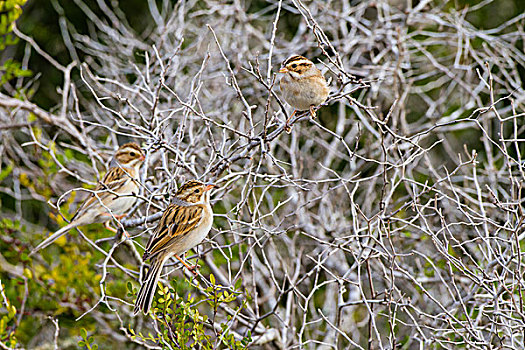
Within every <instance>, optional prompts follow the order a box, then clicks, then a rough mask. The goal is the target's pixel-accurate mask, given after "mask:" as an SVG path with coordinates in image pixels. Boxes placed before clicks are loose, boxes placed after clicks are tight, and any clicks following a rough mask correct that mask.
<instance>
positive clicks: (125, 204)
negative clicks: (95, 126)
mask: <svg viewBox="0 0 525 350" xmlns="http://www.w3.org/2000/svg"><path fill="white" fill-rule="evenodd" d="M144 159H145V157H144V153H143V152H142V150H141V149H140V147H139V146H138V145H137V144H136V143H126V144H124V145H122V146H120V147H119V149H118V150H117V152H116V153H115V156H114V160H115V162H116V165H115V166H113V167H111V168H110V169H109V170H108V172H107V173H106V174H105V175H104V177H103V178H102V180H101V181H100V182H99V184H98V185H97V186H96V187H95V189H94V190H93V193H92V194H91V195H90V196H89V197H88V198H87V199H86V200H85V201H84V202H83V203H82V204H81V205H80V207H79V208H78V209H77V212H76V213H75V215H74V216H73V218H72V219H71V222H70V223H69V224H68V225H66V226H64V227H62V228H61V229H60V230H58V231H56V232H55V233H53V234H52V235H51V236H49V237H48V238H46V239H45V240H44V241H42V242H41V243H40V244H39V245H38V246H36V247H35V248H34V249H33V250H32V251H31V253H30V254H29V255H32V254H34V253H36V252H37V251H39V250H40V249H43V248H45V247H47V246H48V245H50V244H51V243H53V242H54V241H55V240H56V239H58V238H59V237H60V236H62V235H64V234H66V233H67V232H68V231H69V230H71V229H73V228H75V227H78V226H83V225H88V224H93V223H102V222H108V221H109V220H110V219H111V218H113V217H115V218H118V217H122V216H124V214H125V213H126V212H127V211H128V210H129V209H131V207H132V206H133V205H134V204H135V202H136V200H137V197H136V196H135V194H137V193H138V190H139V185H138V183H137V180H136V177H137V175H138V171H139V168H140V166H141V165H142V163H143V162H144ZM108 210H109V212H108Z"/></svg>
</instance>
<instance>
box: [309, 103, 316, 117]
mask: <svg viewBox="0 0 525 350" xmlns="http://www.w3.org/2000/svg"><path fill="white" fill-rule="evenodd" d="M310 114H311V115H312V119H315V106H314V105H311V106H310Z"/></svg>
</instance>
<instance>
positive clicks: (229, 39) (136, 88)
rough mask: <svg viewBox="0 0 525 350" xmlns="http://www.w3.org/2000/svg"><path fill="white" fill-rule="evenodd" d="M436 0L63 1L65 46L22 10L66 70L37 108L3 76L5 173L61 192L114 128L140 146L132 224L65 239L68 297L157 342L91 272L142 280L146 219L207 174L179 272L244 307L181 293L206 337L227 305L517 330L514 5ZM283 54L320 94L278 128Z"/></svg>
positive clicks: (359, 332) (277, 338)
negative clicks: (318, 101) (205, 215)
mask: <svg viewBox="0 0 525 350" xmlns="http://www.w3.org/2000/svg"><path fill="white" fill-rule="evenodd" d="M435 2H436V4H434V5H436V6H431V4H433V3H434V1H421V2H419V4H418V5H416V6H415V7H408V6H404V5H399V4H397V3H398V2H395V1H386V0H383V1H361V2H359V3H357V4H355V3H354V2H351V1H337V2H328V3H326V2H324V1H312V2H308V3H307V2H303V1H300V0H292V1H267V2H262V1H261V2H255V3H253V4H252V5H251V6H250V5H247V4H243V3H241V2H238V1H233V2H232V3H228V4H224V3H222V2H215V1H208V2H206V3H205V4H204V3H201V2H198V1H184V2H180V3H177V4H175V5H170V4H168V2H163V5H162V6H159V7H158V6H157V5H158V2H155V1H149V2H148V4H149V10H150V13H149V14H148V16H149V17H150V18H151V21H150V22H151V23H149V24H148V26H147V27H146V29H144V30H143V31H142V32H138V31H136V30H135V29H133V28H132V26H130V25H129V23H128V22H127V21H126V18H125V16H124V13H123V12H122V11H121V10H120V9H119V8H111V7H108V6H106V5H103V2H98V3H99V6H101V7H100V10H102V11H103V13H104V17H103V18H100V17H97V16H96V15H95V14H94V12H93V10H92V9H90V8H89V7H87V6H86V5H83V3H82V2H80V1H76V3H77V4H78V5H79V8H81V9H82V11H84V13H85V15H86V16H87V18H88V19H89V21H90V25H91V26H92V28H91V30H90V31H89V32H88V33H82V32H81V31H80V30H77V29H76V28H75V27H74V24H73V23H69V22H67V21H66V20H65V19H66V16H67V14H65V13H63V12H62V14H61V16H62V17H61V23H62V29H63V30H62V38H63V42H64V44H65V45H66V47H67V49H68V50H69V53H70V56H71V63H70V64H68V65H66V66H64V65H62V64H60V63H59V62H57V61H56V60H55V59H53V58H52V57H51V56H50V55H49V54H46V53H45V52H43V50H42V49H40V48H39V46H38V44H37V43H36V42H35V41H34V40H33V39H32V38H30V37H29V36H26V35H25V34H23V33H22V32H21V31H20V30H18V29H17V30H16V34H17V36H18V37H20V38H21V39H22V40H24V42H25V43H26V45H27V50H26V51H27V52H28V54H29V53H30V54H34V55H41V56H43V57H44V58H46V59H47V60H48V61H49V63H50V65H51V66H53V67H54V69H57V70H58V71H60V72H61V74H62V75H63V84H62V86H61V87H60V88H59V95H60V100H59V101H58V104H57V106H56V108H53V109H51V110H49V111H46V110H45V109H43V108H40V107H39V106H37V105H36V104H35V103H32V102H30V100H29V99H24V98H22V99H20V98H15V97H13V96H14V95H13V94H12V92H13V91H14V90H15V87H16V86H17V85H16V84H15V85H13V86H12V87H10V86H8V87H7V88H5V89H4V92H3V93H2V94H1V95H0V107H2V112H1V114H0V118H1V119H0V121H1V122H2V125H0V134H1V135H2V141H1V146H0V147H1V148H0V152H1V157H2V166H3V167H5V166H6V164H8V163H9V162H12V163H14V164H16V166H15V168H14V169H15V170H14V171H13V173H12V176H9V179H8V180H9V181H10V182H9V185H6V183H8V182H6V181H7V180H5V181H4V182H1V184H2V188H1V191H2V192H4V193H6V194H7V195H9V196H11V197H12V198H14V199H15V201H16V202H17V203H18V202H20V203H22V202H24V201H29V200H36V201H41V202H46V201H47V200H48V199H51V200H50V203H49V204H50V205H52V206H55V205H56V208H55V209H58V210H60V206H61V205H62V202H63V201H66V203H67V204H68V206H67V207H66V209H67V208H69V204H71V201H72V200H73V199H70V200H68V198H70V194H71V191H72V188H74V187H78V186H81V185H82V187H83V185H93V184H94V183H96V181H97V179H96V176H97V175H98V174H99V171H100V170H101V169H103V168H104V167H107V164H108V161H109V155H110V154H111V153H112V151H113V150H114V149H116V148H117V147H118V145H119V144H122V143H123V142H124V141H128V140H131V139H132V140H135V141H138V142H140V143H142V145H143V147H144V149H145V150H146V153H147V157H146V164H147V166H145V167H144V168H143V169H142V173H141V177H140V180H141V184H142V190H141V193H140V194H138V196H139V197H140V199H141V201H140V203H139V204H137V205H136V207H135V208H134V209H133V210H132V215H130V216H129V217H128V218H126V219H125V220H123V221H122V222H121V224H122V226H123V228H126V229H127V230H129V231H130V233H131V234H132V237H131V240H127V241H125V240H114V239H113V238H107V235H106V238H101V239H99V240H98V241H94V240H92V239H90V238H89V235H85V234H83V233H81V239H77V240H75V241H74V242H75V244H85V242H87V243H88V244H89V246H90V247H91V248H86V249H90V250H91V251H96V252H98V253H99V254H101V255H100V257H101V258H100V260H99V261H98V262H97V263H96V264H95V265H94V266H90V268H92V269H96V271H98V273H99V274H101V276H102V278H101V279H100V281H99V285H100V290H99V291H98V296H99V299H98V302H97V301H96V300H94V301H92V302H91V303H89V305H88V306H83V308H79V309H78V310H77V311H78V312H79V313H81V314H82V316H81V317H83V316H84V315H90V317H93V318H95V320H96V322H97V323H98V324H99V325H101V326H102V325H104V326H106V325H110V326H108V328H109V330H107V332H108V333H109V334H110V335H111V336H112V337H113V338H114V339H119V340H120V341H129V342H136V343H139V344H142V345H144V346H151V347H154V346H158V347H159V348H160V347H162V346H164V347H171V346H172V345H169V342H167V341H166V342H163V341H160V340H158V339H157V338H154V339H143V338H140V337H136V336H134V334H132V333H130V332H129V331H128V327H127V325H128V324H130V328H132V329H133V330H134V332H135V333H138V332H142V333H144V334H147V333H148V332H153V334H159V332H160V331H159V329H160V328H159V325H160V323H161V321H159V319H148V318H144V319H142V318H139V319H137V318H132V317H131V312H132V308H133V307H132V303H133V298H132V297H126V295H125V294H118V293H114V292H111V291H109V289H108V288H107V284H108V283H110V282H111V280H112V279H114V278H116V275H114V274H115V273H117V272H118V273H121V275H120V276H125V278H127V279H128V280H129V281H136V280H138V279H139V277H140V267H141V265H142V261H141V258H140V255H141V252H142V249H143V245H144V244H145V242H146V241H147V238H148V237H149V234H150V229H151V228H153V227H154V226H155V224H156V220H158V218H159V217H160V215H161V214H162V210H163V208H165V207H166V206H167V205H168V204H169V201H170V196H171V195H173V193H174V191H175V190H176V188H177V186H178V185H180V184H181V183H182V182H183V181H185V180H188V179H192V178H197V179H206V180H213V181H214V182H215V183H217V184H218V185H219V186H220V188H219V189H218V190H217V191H215V195H214V197H213V202H214V211H215V223H214V228H213V229H212V232H211V233H210V235H209V236H208V239H207V240H206V241H205V242H204V243H203V244H202V245H201V246H200V249H199V252H198V254H196V255H194V256H188V257H189V258H195V257H197V258H198V259H203V261H204V263H203V264H201V265H202V266H203V268H202V269H201V273H200V274H199V276H198V277H197V279H196V280H192V281H193V282H191V283H193V284H192V287H191V288H194V289H193V290H194V293H201V295H204V296H205V297H206V298H208V300H209V299H210V298H211V297H210V295H211V294H209V293H212V294H213V291H214V290H215V289H213V288H212V289H209V288H211V287H210V286H213V285H216V284H217V283H219V284H220V285H221V286H222V287H221V288H222V289H221V290H229V291H230V292H232V293H237V294H236V295H237V296H238V298H237V299H236V300H235V301H234V303H237V304H236V305H238V306H239V305H241V304H242V306H243V307H242V308H240V309H239V310H238V311H234V309H232V308H231V307H230V306H227V305H226V306H224V305H223V306H221V307H218V308H216V309H213V308H212V309H209V308H206V307H204V305H194V306H195V307H197V308H200V310H201V313H204V314H208V317H210V318H211V319H212V321H211V322H209V325H210V332H213V333H214V334H215V336H216V337H217V338H220V337H221V334H222V333H221V332H220V331H219V330H218V329H217V325H218V324H220V323H221V322H223V321H224V322H226V324H227V327H228V330H230V331H231V332H232V333H233V334H234V337H235V338H236V339H243V337H246V336H247V334H249V333H248V332H250V334H251V337H252V338H251V343H249V344H250V347H254V346H255V345H257V346H260V347H261V348H311V349H320V348H359V349H361V348H370V349H371V348H374V349H393V348H397V347H401V346H405V347H416V346H419V347H420V348H456V347H458V346H466V347H469V348H473V349H485V348H500V347H501V348H503V347H505V348H510V349H521V348H523V346H524V332H523V330H524V329H525V310H524V308H523V295H522V293H523V289H524V287H525V285H524V283H523V269H524V267H523V263H524V261H523V259H522V257H523V253H522V252H521V246H522V243H521V241H522V239H523V236H524V222H523V221H524V220H523V219H524V215H523V209H522V201H523V200H522V197H523V196H522V194H521V190H522V186H523V180H524V179H525V174H524V169H523V161H522V159H521V152H522V151H523V146H522V144H521V142H522V141H523V136H522V135H523V131H524V125H523V112H522V109H523V103H524V99H525V92H524V91H523V84H522V81H521V76H522V74H521V73H520V72H522V69H523V67H524V66H525V64H524V63H525V56H524V55H523V53H522V52H520V50H519V49H518V42H522V41H523V39H524V38H523V32H522V30H521V29H520V23H521V22H522V21H523V15H520V16H517V17H515V18H512V19H510V20H508V21H507V22H504V23H502V24H501V25H499V26H497V27H495V28H493V29H489V30H482V29H480V28H476V27H475V26H474V25H473V24H472V23H471V22H470V21H469V20H470V19H472V17H473V16H475V15H476V13H477V12H479V11H483V10H484V9H485V8H486V7H488V6H490V5H492V4H493V3H496V2H497V1H491V0H486V1H482V2H481V3H479V4H478V5H477V6H472V7H470V8H468V7H466V8H464V9H451V8H449V6H447V5H446V4H440V2H438V1H435ZM55 6H56V7H60V5H59V4H58V1H56V2H55ZM112 6H116V5H115V4H113V5H112ZM59 13H60V11H59ZM149 17H148V18H149ZM291 53H299V54H302V55H304V56H307V57H308V58H310V59H312V60H313V61H314V62H315V63H316V64H317V66H318V67H319V68H322V70H323V71H324V72H325V76H327V77H328V78H330V79H331V94H330V96H329V99H328V101H327V102H326V103H325V105H324V106H323V107H322V108H321V109H320V110H319V111H318V116H319V118H318V119H317V120H313V119H310V118H309V117H308V114H307V113H304V114H298V115H297V116H296V117H294V120H293V124H294V127H293V130H292V133H291V134H287V133H285V132H284V129H285V123H284V121H285V120H286V118H287V116H288V115H289V114H290V112H291V110H290V108H289V106H287V105H286V104H285V103H284V101H282V100H281V98H280V92H279V90H278V88H276V71H277V69H278V67H279V64H280V62H281V61H282V60H283V59H285V58H286V57H288V56H289V55H290V54H291ZM26 79H27V78H26ZM28 84H35V81H31V82H30V83H28ZM18 86H21V85H20V84H18ZM26 91H27V89H26ZM10 92H11V94H10ZM9 95H11V96H9ZM28 112H29V113H30V115H31V118H29V119H28ZM10 126H12V127H10ZM36 126H40V128H39V129H38V130H39V131H38V132H35V130H37V129H36ZM15 131H16V132H15ZM42 153H46V154H49V157H50V158H49V159H50V164H52V165H53V166H54V167H55V171H52V172H48V171H47V170H46V169H43V166H42V164H41V163H39V162H38V160H39V158H40V157H41V155H42ZM71 154H73V156H71ZM21 173H25V174H27V175H26V176H27V177H28V178H29V179H32V181H33V182H36V181H37V180H36V179H38V178H41V177H45V178H46V179H47V181H48V183H49V184H50V187H51V188H52V189H53V193H52V194H51V195H45V194H43V193H42V192H39V191H36V190H34V191H31V190H30V188H28V187H27V186H26V187H24V184H23V183H21V180H20V176H19V175H20V174H21ZM77 189H78V188H77ZM84 191H86V190H84ZM58 197H60V200H59V198H58ZM79 197H80V199H82V196H79ZM75 200H77V199H75ZM64 213H66V214H64V215H66V216H67V215H68V214H67V211H64ZM14 215H15V216H17V217H18V218H22V217H23V213H22V210H21V206H20V207H18V208H16V209H15V214H14ZM81 231H82V229H81ZM32 239H33V240H34V241H35V242H36V241H37V240H38V239H37V238H35V237H33V238H32ZM117 253H118V254H117ZM39 263H45V262H44V261H39ZM56 263H57V262H53V263H52V264H56ZM176 265H177V264H176V263H175V262H173V263H172V264H170V267H171V268H170V269H166V272H169V274H165V275H164V281H165V284H167V283H168V282H167V281H168V280H170V279H173V276H174V275H178V276H180V274H181V272H180V271H173V267H174V266H176ZM168 270H169V271H168ZM210 274H213V279H217V283H214V282H210ZM188 277H189V275H188ZM119 278H120V277H119ZM195 281H198V282H195ZM238 281H241V282H238ZM195 283H196V284H195ZM237 283H240V286H239V288H240V289H241V290H242V291H240V292H239V290H238V289H236V288H234V286H235V285H236V284H237ZM133 285H134V286H136V283H135V282H133ZM191 288H190V290H192V289H191ZM206 288H208V289H206ZM131 290H132V288H131ZM210 291H211V292H210ZM166 293H169V291H166ZM207 293H208V294H207ZM102 305H105V306H106V307H105V308H103V307H102ZM206 305H207V304H206ZM70 307H73V306H70ZM179 307H180V305H179ZM57 327H58V326H57ZM55 340H56V339H55ZM217 346H218V345H217Z"/></svg>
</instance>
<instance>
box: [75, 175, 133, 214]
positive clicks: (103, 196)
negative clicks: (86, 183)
mask: <svg viewBox="0 0 525 350" xmlns="http://www.w3.org/2000/svg"><path fill="white" fill-rule="evenodd" d="M132 175H133V174H132V173H131V171H130V170H129V169H127V170H124V169H123V168H121V167H113V168H110V169H109V170H108V172H107V173H106V175H104V177H103V178H102V181H100V182H99V183H98V184H97V186H96V187H95V189H94V190H93V193H92V194H91V196H89V197H88V198H87V199H86V200H85V201H84V203H82V205H80V207H79V208H78V209H77V212H76V213H75V215H74V216H73V218H72V219H71V221H73V220H75V218H77V217H79V216H81V215H82V214H84V213H86V212H87V211H88V210H89V209H91V208H93V207H94V206H100V205H101V202H102V203H103V204H104V205H106V202H107V200H108V199H109V198H110V197H111V196H112V195H114V193H115V192H116V193H118V192H119V189H121V188H122V187H124V186H125V185H126V184H127V183H128V181H134V180H133V178H132Z"/></svg>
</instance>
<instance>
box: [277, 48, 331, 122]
mask: <svg viewBox="0 0 525 350" xmlns="http://www.w3.org/2000/svg"><path fill="white" fill-rule="evenodd" d="M279 73H282V74H283V77H282V78H281V80H280V82H279V86H280V88H281V92H282V93H283V98H284V100H285V101H286V102H287V103H288V104H289V105H290V106H292V107H293V108H294V109H295V110H294V111H293V113H292V115H290V117H289V118H288V119H287V120H286V127H287V128H289V127H288V123H289V122H290V119H292V117H293V116H294V115H295V113H296V112H297V111H307V110H310V114H311V115H312V118H315V107H316V106H318V105H320V104H321V103H323V102H325V101H326V99H327V98H328V94H329V93H330V89H329V88H328V84H327V82H326V79H325V77H324V76H323V74H322V73H321V71H320V70H319V69H318V68H317V67H316V66H315V65H314V63H313V62H312V61H310V60H309V59H307V58H306V57H303V56H299V55H292V56H290V57H289V58H288V59H287V60H286V61H284V62H283V66H282V68H281V69H280V70H279ZM287 131H288V130H287Z"/></svg>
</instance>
